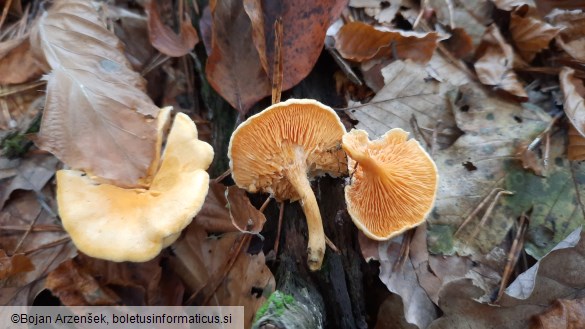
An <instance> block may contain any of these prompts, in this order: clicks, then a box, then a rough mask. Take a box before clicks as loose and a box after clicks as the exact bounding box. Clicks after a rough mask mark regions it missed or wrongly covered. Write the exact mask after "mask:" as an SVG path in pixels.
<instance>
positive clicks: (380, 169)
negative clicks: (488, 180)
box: [342, 128, 439, 240]
mask: <svg viewBox="0 0 585 329" xmlns="http://www.w3.org/2000/svg"><path fill="white" fill-rule="evenodd" d="M407 139H408V133H407V132H406V131H404V130H402V129H399V128H396V129H392V130H390V131H388V132H387V133H386V134H384V136H382V137H381V138H380V139H378V140H375V141H370V140H369V139H368V134H367V133H366V132H365V131H363V130H355V129H354V130H352V131H350V132H349V133H347V134H346V135H345V136H343V142H342V147H343V149H344V150H345V152H346V153H347V155H348V156H349V161H348V167H349V168H350V171H351V170H353V168H355V171H353V173H352V179H351V182H350V184H349V185H347V186H346V187H345V200H346V202H347V210H348V212H349V214H350V215H351V218H352V220H353V222H354V223H355V225H356V226H357V227H358V228H359V229H360V230H361V231H362V232H364V234H365V235H367V236H368V237H369V238H371V239H374V240H387V239H390V238H392V237H394V236H396V235H398V234H400V233H402V232H404V231H406V230H408V229H410V228H413V227H415V226H417V225H419V224H421V223H422V222H424V220H425V218H426V216H427V215H428V213H429V212H430V211H431V209H432V208H433V204H434V201H435V195H436V193H437V184H438V180H439V176H438V174H437V167H436V166H435V163H434V162H433V160H432V159H431V157H430V156H429V155H428V154H427V153H426V152H425V150H424V149H423V148H422V147H421V146H420V145H419V143H418V142H417V141H416V140H414V139H410V140H407ZM356 162H357V166H356Z"/></svg>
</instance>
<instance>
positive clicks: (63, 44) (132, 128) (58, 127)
mask: <svg viewBox="0 0 585 329" xmlns="http://www.w3.org/2000/svg"><path fill="white" fill-rule="evenodd" d="M31 40H33V41H31V43H32V44H33V45H36V47H38V49H41V50H42V52H43V54H44V55H45V58H46V60H47V62H48V63H49V64H50V66H51V68H52V69H53V70H52V72H51V73H50V74H49V76H48V78H47V81H48V82H47V97H46V98H47V99H46V104H45V112H44V115H43V119H42V122H41V131H40V133H39V136H38V139H37V140H36V143H37V145H39V147H41V148H42V149H44V150H47V151H49V152H51V153H53V154H54V155H55V156H57V157H58V158H59V159H60V160H61V161H63V162H65V163H66V164H67V165H69V166H70V167H72V168H74V169H81V170H84V171H86V172H89V173H91V174H93V175H97V176H99V177H101V178H103V179H105V180H106V181H110V182H113V183H115V184H116V185H118V186H122V187H131V186H138V185H140V182H139V180H140V179H141V178H143V177H145V176H146V173H147V171H148V169H149V167H150V165H151V163H152V160H153V159H154V157H155V150H156V120H155V117H156V116H157V114H158V108H157V107H156V106H155V105H154V104H153V103H152V101H151V100H150V98H149V97H148V96H147V95H146V94H145V93H144V80H143V79H142V77H141V76H140V75H139V74H137V73H136V72H134V71H132V70H131V68H130V67H131V66H130V64H129V63H128V61H127V60H126V58H125V57H124V53H123V52H122V47H121V43H120V40H118V38H117V37H116V36H115V35H114V34H112V33H111V32H109V31H108V30H107V29H106V28H105V26H104V25H103V24H102V21H101V19H100V17H99V16H98V14H97V12H96V11H95V10H94V9H93V8H92V6H91V4H90V3H88V2H86V1H60V2H57V3H55V4H54V5H53V6H52V7H51V9H50V10H49V11H47V12H45V13H44V14H43V15H42V17H41V19H40V20H39V21H38V23H37V24H36V25H35V27H34V31H33V32H32V34H31ZM80 43H82V44H84V47H79V44H80ZM96 141H99V143H98V142H96Z"/></svg>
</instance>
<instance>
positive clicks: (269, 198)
mask: <svg viewBox="0 0 585 329" xmlns="http://www.w3.org/2000/svg"><path fill="white" fill-rule="evenodd" d="M270 200H272V196H268V198H267V199H266V201H264V203H263V204H262V206H260V209H258V211H260V212H264V210H265V209H266V207H268V204H269V203H270Z"/></svg>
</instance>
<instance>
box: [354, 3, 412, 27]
mask: <svg viewBox="0 0 585 329" xmlns="http://www.w3.org/2000/svg"><path fill="white" fill-rule="evenodd" d="M409 5H410V6H411V7H412V4H411V2H410V1H403V0H390V1H384V0H350V1H349V6H350V7H354V8H364V12H365V13H366V14H367V15H369V16H371V17H373V18H375V19H376V20H377V21H378V22H379V23H381V24H384V23H391V22H392V20H393V19H394V17H395V16H396V14H397V13H398V12H399V11H400V10H401V9H402V8H404V7H408V6H409Z"/></svg>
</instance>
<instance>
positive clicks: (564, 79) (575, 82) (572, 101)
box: [559, 67, 585, 136]
mask: <svg viewBox="0 0 585 329" xmlns="http://www.w3.org/2000/svg"><path fill="white" fill-rule="evenodd" d="M559 81H560V84H561V90H562V91H563V96H564V101H563V108H564V110H565V114H566V115H567V118H569V120H570V121H571V123H572V124H573V127H575V129H576V130H577V131H578V132H579V133H580V134H581V136H585V100H584V97H585V86H583V80H581V79H578V78H576V77H575V70H573V69H571V68H568V67H564V68H563V69H562V70H561V73H560V74H559Z"/></svg>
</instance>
